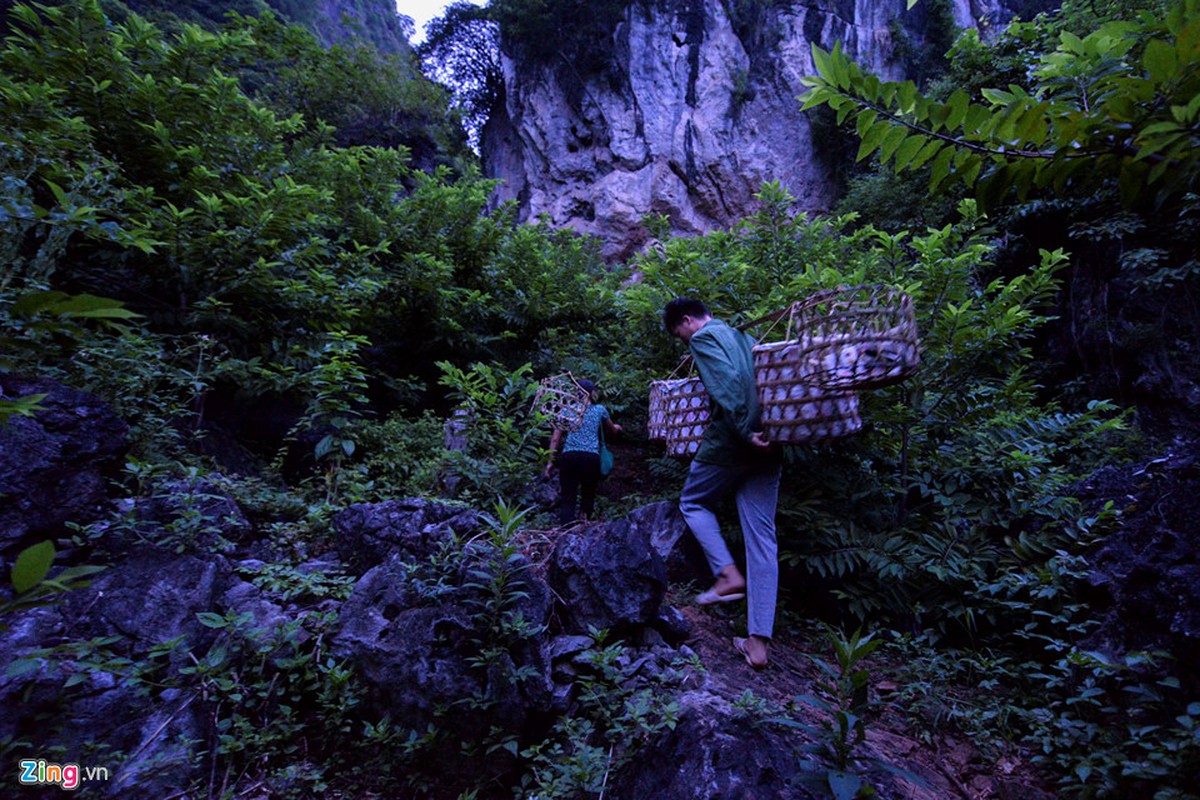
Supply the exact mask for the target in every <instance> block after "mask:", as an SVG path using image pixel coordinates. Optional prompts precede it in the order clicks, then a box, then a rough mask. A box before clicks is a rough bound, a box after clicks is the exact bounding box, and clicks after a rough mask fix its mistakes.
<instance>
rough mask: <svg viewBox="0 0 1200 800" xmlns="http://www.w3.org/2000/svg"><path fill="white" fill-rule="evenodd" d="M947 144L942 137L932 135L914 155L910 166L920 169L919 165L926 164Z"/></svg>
mask: <svg viewBox="0 0 1200 800" xmlns="http://www.w3.org/2000/svg"><path fill="white" fill-rule="evenodd" d="M945 146H947V145H945V144H944V143H943V142H942V141H941V140H940V139H934V138H932V137H931V138H929V140H928V141H927V142H926V143H925V146H924V147H922V148H921V151H920V152H919V153H917V154H916V156H914V157H913V160H912V164H911V165H910V168H911V169H918V168H919V167H922V166H924V165H925V163H926V162H927V161H929V159H931V158H933V157H934V156H936V155H937V154H938V152H939V151H940V150H941V149H942V148H943V147H945Z"/></svg>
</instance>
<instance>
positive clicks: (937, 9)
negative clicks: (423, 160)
mask: <svg viewBox="0 0 1200 800" xmlns="http://www.w3.org/2000/svg"><path fill="white" fill-rule="evenodd" d="M939 14H940V17H939ZM1002 18H1003V16H1002V12H1001V9H1000V7H999V5H998V0H944V2H942V3H941V4H939V3H938V2H937V0H933V1H932V2H924V3H920V4H918V5H917V6H916V7H915V8H914V9H912V10H911V11H907V12H906V11H905V0H773V1H772V0H768V1H767V2H761V0H760V1H759V2H746V1H745V0H634V2H633V3H631V4H629V5H627V6H626V7H625V8H624V9H623V10H621V11H620V13H619V16H617V17H614V19H615V23H614V25H613V26H612V27H611V31H610V33H609V34H608V38H607V39H605V40H603V41H600V42H598V43H597V44H596V46H594V47H593V48H592V49H591V50H590V54H591V55H592V56H595V54H596V48H597V47H598V48H599V49H600V50H601V51H602V52H603V54H604V58H603V59H602V61H603V63H602V66H600V67H599V68H596V66H597V65H596V60H595V59H594V58H593V59H591V60H590V61H589V60H588V59H586V58H580V57H579V53H580V51H579V49H578V48H576V49H575V50H568V49H565V48H564V49H560V50H559V51H558V52H555V53H552V54H550V55H549V56H548V57H547V56H546V55H545V52H546V51H547V48H545V47H543V48H542V56H541V57H539V58H532V57H530V55H529V48H528V47H521V46H519V45H518V46H514V45H513V43H511V42H505V43H503V45H502V49H503V50H504V53H503V68H504V83H505V97H504V103H503V107H502V108H500V109H499V110H498V111H497V112H496V113H495V114H493V116H492V119H491V120H490V121H489V123H488V125H487V127H486V128H485V130H484V132H483V137H482V151H483V158H484V162H485V169H486V171H487V174H488V175H489V176H490V177H495V178H500V179H502V180H503V184H502V185H501V187H500V188H499V190H498V194H497V199H498V200H501V201H502V200H510V199H515V200H516V201H517V202H518V205H519V208H520V216H521V218H522V219H534V218H537V217H539V216H540V215H548V216H549V219H550V221H551V222H552V223H553V224H555V225H564V226H569V227H572V228H574V229H576V230H578V231H581V232H586V233H590V234H595V235H597V236H599V237H600V238H601V239H602V240H603V241H604V243H605V252H606V255H608V256H609V257H610V258H621V257H624V256H626V255H628V254H629V253H631V252H633V251H635V250H636V249H637V248H638V247H639V246H640V245H641V244H642V243H643V242H644V240H645V237H646V233H645V231H644V230H643V229H642V226H641V224H640V219H641V217H642V216H643V215H644V214H647V213H655V214H665V215H667V216H669V217H670V220H671V225H672V229H673V232H674V233H677V234H679V233H683V234H686V233H690V232H702V231H707V230H711V229H714V228H718V227H722V226H726V225H728V224H730V223H731V222H733V221H735V220H737V219H739V218H741V217H743V216H744V215H746V214H747V213H752V211H753V210H754V198H753V195H754V194H755V192H757V191H758V189H759V187H760V185H761V184H762V182H763V181H772V180H778V181H780V182H782V184H783V185H784V186H785V187H786V188H787V189H788V191H790V192H791V194H792V195H794V196H795V197H796V198H797V202H798V206H799V208H801V209H805V210H815V209H824V208H827V207H828V206H829V204H830V203H831V202H832V200H833V192H834V189H835V183H834V179H833V175H832V169H831V163H830V158H829V157H828V155H827V154H824V153H823V152H822V148H828V147H830V146H831V144H832V143H831V142H830V141H828V140H829V139H831V138H832V136H830V134H832V133H833V130H832V129H829V130H826V131H825V132H824V134H823V135H822V134H821V132H819V131H814V127H813V123H812V120H811V119H810V117H809V115H807V114H801V113H800V104H799V103H798V102H797V101H796V97H797V95H799V94H800V93H801V92H802V91H803V90H804V87H803V86H802V85H801V83H800V81H801V79H802V78H803V77H804V76H805V75H808V74H811V73H812V72H813V71H814V70H813V65H812V57H811V51H810V42H815V43H817V44H818V45H820V46H822V47H824V48H827V49H828V48H830V47H832V46H833V44H834V42H836V41H841V42H842V45H843V47H844V48H845V49H846V50H847V51H848V52H849V53H850V54H851V55H852V56H854V57H855V58H856V59H858V60H859V61H860V63H863V64H864V65H867V66H869V67H870V68H871V69H873V70H875V71H876V72H878V73H879V74H881V75H883V76H887V77H888V78H892V79H899V78H903V77H907V76H908V75H907V73H909V72H911V71H912V69H913V68H914V64H917V63H919V61H920V56H921V55H922V54H923V53H924V52H926V51H927V50H933V49H935V48H937V49H938V51H939V52H941V51H944V48H945V44H946V43H947V42H948V35H949V30H950V28H951V19H952V21H953V25H956V26H958V27H968V26H971V27H988V26H994V25H996V24H998V23H999V21H1000V20H1001V19H1002ZM939 22H940V25H941V29H940V35H941V37H942V39H941V40H938V38H937V34H938V33H939V29H938V24H939Z"/></svg>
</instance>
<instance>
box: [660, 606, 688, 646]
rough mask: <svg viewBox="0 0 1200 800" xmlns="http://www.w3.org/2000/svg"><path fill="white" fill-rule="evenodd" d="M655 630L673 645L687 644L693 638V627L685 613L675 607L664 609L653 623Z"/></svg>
mask: <svg viewBox="0 0 1200 800" xmlns="http://www.w3.org/2000/svg"><path fill="white" fill-rule="evenodd" d="M652 624H653V625H654V630H656V631H658V632H659V633H660V634H662V636H663V638H664V639H666V640H667V641H668V642H670V643H671V644H676V645H678V644H680V643H681V642H686V641H687V640H688V639H690V638H691V636H692V625H691V623H690V622H688V621H687V617H685V616H684V615H683V612H682V611H680V610H679V609H678V608H675V607H674V606H667V607H666V608H664V609H662V611H661V612H660V613H659V615H658V619H656V620H655V621H654V622H653V623H652Z"/></svg>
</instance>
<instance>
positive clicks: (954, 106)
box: [946, 89, 971, 130]
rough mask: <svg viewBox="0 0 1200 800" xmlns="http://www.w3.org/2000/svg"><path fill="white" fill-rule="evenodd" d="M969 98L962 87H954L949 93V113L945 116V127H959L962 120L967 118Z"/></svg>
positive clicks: (952, 128)
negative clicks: (952, 91) (951, 92)
mask: <svg viewBox="0 0 1200 800" xmlns="http://www.w3.org/2000/svg"><path fill="white" fill-rule="evenodd" d="M970 102H971V101H970V98H969V97H967V93H966V92H964V91H963V90H962V89H955V90H954V93H953V94H951V95H950V100H949V102H948V104H947V105H948V106H949V107H950V113H949V114H948V115H947V117H946V127H947V128H950V129H951V130H954V129H956V128H961V127H962V124H963V121H964V120H966V118H967V107H968V106H969V105H970Z"/></svg>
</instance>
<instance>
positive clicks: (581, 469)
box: [558, 450, 600, 525]
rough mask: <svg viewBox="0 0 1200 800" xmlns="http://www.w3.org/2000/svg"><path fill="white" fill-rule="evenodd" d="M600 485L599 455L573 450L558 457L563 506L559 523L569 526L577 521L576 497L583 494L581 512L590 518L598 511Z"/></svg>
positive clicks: (580, 505)
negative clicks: (597, 489)
mask: <svg viewBox="0 0 1200 800" xmlns="http://www.w3.org/2000/svg"><path fill="white" fill-rule="evenodd" d="M599 483H600V455H599V453H584V452H579V451H575V450H572V451H570V452H567V453H563V454H562V455H560V456H559V457H558V485H559V490H560V494H561V495H562V498H561V502H562V505H561V506H560V507H559V509H558V521H559V523H560V524H562V525H569V524H570V523H572V522H574V521H575V496H576V494H582V496H581V497H580V500H579V511H580V513H581V514H583V516H585V517H588V518H590V517H591V516H592V512H593V511H595V509H596V486H597V485H598V484H599Z"/></svg>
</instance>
